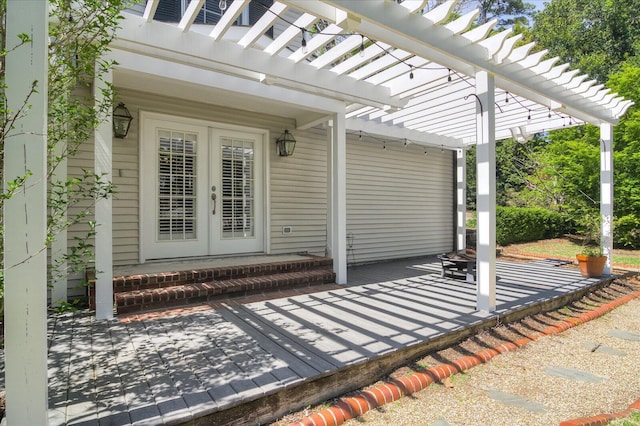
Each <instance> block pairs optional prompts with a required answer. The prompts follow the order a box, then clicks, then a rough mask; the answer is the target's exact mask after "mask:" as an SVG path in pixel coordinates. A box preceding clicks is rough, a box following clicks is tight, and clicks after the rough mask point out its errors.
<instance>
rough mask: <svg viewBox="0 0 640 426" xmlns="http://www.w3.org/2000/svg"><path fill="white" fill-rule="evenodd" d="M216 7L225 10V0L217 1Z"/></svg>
mask: <svg viewBox="0 0 640 426" xmlns="http://www.w3.org/2000/svg"><path fill="white" fill-rule="evenodd" d="M218 9H220V10H221V11H223V12H224V11H225V10H227V0H220V3H218Z"/></svg>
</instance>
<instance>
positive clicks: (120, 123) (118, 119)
mask: <svg viewBox="0 0 640 426" xmlns="http://www.w3.org/2000/svg"><path fill="white" fill-rule="evenodd" d="M131 120H133V116H132V115H131V113H130V112H129V110H128V109H127V107H125V106H124V104H123V103H122V102H120V103H119V104H118V106H117V107H115V109H114V110H113V136H115V137H116V138H119V139H123V138H125V137H126V136H127V133H129V126H130V125H131Z"/></svg>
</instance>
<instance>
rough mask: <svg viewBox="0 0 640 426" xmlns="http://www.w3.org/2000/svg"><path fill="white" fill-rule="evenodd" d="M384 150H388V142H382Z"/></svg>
mask: <svg viewBox="0 0 640 426" xmlns="http://www.w3.org/2000/svg"><path fill="white" fill-rule="evenodd" d="M382 149H387V141H382Z"/></svg>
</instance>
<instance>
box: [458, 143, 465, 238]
mask: <svg viewBox="0 0 640 426" xmlns="http://www.w3.org/2000/svg"><path fill="white" fill-rule="evenodd" d="M466 215H467V159H466V151H465V150H464V149H458V150H457V151H456V223H457V227H456V249H457V250H464V249H465V248H467V217H466Z"/></svg>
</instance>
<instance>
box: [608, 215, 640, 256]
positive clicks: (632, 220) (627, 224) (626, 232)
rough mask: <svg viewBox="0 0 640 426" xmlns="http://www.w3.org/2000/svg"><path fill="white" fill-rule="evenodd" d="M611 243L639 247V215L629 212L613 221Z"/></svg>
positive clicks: (629, 247)
mask: <svg viewBox="0 0 640 426" xmlns="http://www.w3.org/2000/svg"><path fill="white" fill-rule="evenodd" d="M613 224H614V226H613V243H614V244H615V245H616V246H619V247H623V248H626V249H640V216H636V215H634V214H629V215H626V216H622V217H619V218H616V219H615V220H614V222H613Z"/></svg>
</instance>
